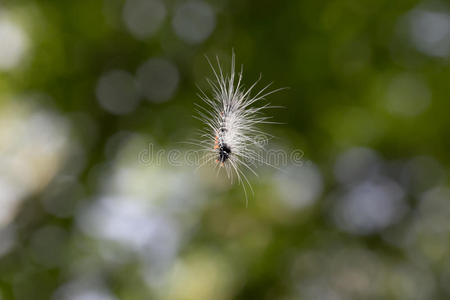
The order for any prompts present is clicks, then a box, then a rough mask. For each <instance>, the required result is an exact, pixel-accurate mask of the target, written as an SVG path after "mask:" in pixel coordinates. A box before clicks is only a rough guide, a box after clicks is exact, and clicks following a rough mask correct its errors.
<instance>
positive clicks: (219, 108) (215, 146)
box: [195, 53, 281, 199]
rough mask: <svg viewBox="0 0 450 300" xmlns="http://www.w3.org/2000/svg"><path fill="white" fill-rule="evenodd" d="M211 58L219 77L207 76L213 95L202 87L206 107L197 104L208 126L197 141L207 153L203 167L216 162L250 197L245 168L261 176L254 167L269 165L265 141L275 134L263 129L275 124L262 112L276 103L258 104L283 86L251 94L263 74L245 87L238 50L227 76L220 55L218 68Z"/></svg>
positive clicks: (200, 94) (201, 93)
mask: <svg viewBox="0 0 450 300" xmlns="http://www.w3.org/2000/svg"><path fill="white" fill-rule="evenodd" d="M207 60H208V63H209V65H210V67H211V69H212V71H213V74H214V78H215V80H211V79H209V78H207V79H206V80H207V82H208V83H209V85H210V87H211V93H210V95H208V94H207V93H205V92H204V91H203V90H202V89H200V88H199V90H200V93H199V94H198V96H199V97H200V98H201V99H202V100H203V102H204V103H205V104H206V106H202V105H199V104H196V106H197V109H196V112H197V113H198V116H195V118H197V119H199V120H200V121H201V122H202V123H203V124H204V125H205V128H204V129H203V130H200V140H199V141H197V144H199V145H201V147H202V151H203V152H204V153H205V156H204V161H203V162H202V163H201V165H200V166H199V167H201V166H203V165H205V164H207V163H211V162H213V163H214V164H215V166H216V168H217V172H219V171H220V170H221V169H225V172H226V175H227V177H228V178H229V179H231V181H232V182H233V179H234V178H237V181H238V183H239V184H241V185H242V186H243V189H244V193H245V198H246V199H247V187H248V188H249V189H250V191H251V192H252V193H253V189H252V186H251V184H250V181H249V180H248V178H247V176H246V175H245V171H244V169H247V170H248V171H250V172H251V173H253V174H254V175H256V176H257V173H256V172H255V170H254V167H255V166H256V164H257V163H263V164H268V163H267V162H266V161H265V160H264V158H263V155H262V153H263V151H264V144H265V141H267V139H268V138H270V137H272V136H271V135H269V134H267V133H265V132H263V131H261V130H260V129H259V126H258V125H260V124H263V123H274V122H270V121H268V120H269V119H270V118H271V117H267V116H264V115H263V114H262V112H263V110H265V109H267V108H273V107H274V106H270V103H266V104H263V105H259V106H258V104H259V102H261V100H263V99H264V98H265V97H266V96H268V95H270V94H272V93H275V92H277V91H279V90H281V89H276V90H272V91H268V92H266V90H267V89H268V88H269V87H270V85H271V84H268V85H266V86H265V87H264V88H262V89H261V90H260V91H259V92H257V93H255V94H254V95H251V93H252V91H253V89H254V88H255V86H256V85H257V84H258V82H259V81H260V79H261V76H260V77H259V79H258V80H256V82H254V83H253V84H252V85H251V86H250V87H249V88H247V89H245V87H244V86H243V84H242V74H243V66H241V70H240V71H239V73H238V74H236V73H235V55H234V53H233V54H232V60H231V70H230V73H229V74H228V75H224V72H223V70H222V67H221V64H220V61H219V59H218V57H216V61H217V70H216V69H215V68H214V66H213V64H212V63H211V61H210V60H209V59H208V58H207Z"/></svg>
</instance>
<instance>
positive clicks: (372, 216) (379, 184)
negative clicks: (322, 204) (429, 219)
mask: <svg viewBox="0 0 450 300" xmlns="http://www.w3.org/2000/svg"><path fill="white" fill-rule="evenodd" d="M403 194H404V193H403V190H402V188H401V187H400V186H398V185H397V184H396V183H394V182H392V181H390V180H388V179H379V180H377V181H375V180H371V181H367V182H364V183H361V184H359V185H357V186H355V187H353V188H352V189H350V191H349V192H347V193H345V194H344V195H342V196H341V197H338V199H335V203H333V205H334V211H333V217H334V220H335V222H336V224H337V226H338V227H340V228H341V229H342V230H345V231H348V232H350V233H354V234H362V235H364V234H371V233H374V232H378V231H380V230H383V229H384V228H386V227H388V226H389V225H391V224H394V223H396V222H397V221H399V219H400V218H401V217H402V215H403V214H404V212H405V210H406V204H405V202H404V200H403Z"/></svg>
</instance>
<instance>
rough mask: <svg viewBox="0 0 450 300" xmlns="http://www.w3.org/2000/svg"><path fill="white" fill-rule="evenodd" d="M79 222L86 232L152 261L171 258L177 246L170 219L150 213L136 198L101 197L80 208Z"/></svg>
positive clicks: (176, 238) (176, 232)
mask: <svg viewBox="0 0 450 300" xmlns="http://www.w3.org/2000/svg"><path fill="white" fill-rule="evenodd" d="M78 224H79V226H80V227H81V228H82V229H83V231H84V232H85V233H86V234H88V235H91V236H94V237H97V238H102V239H106V240H112V241H115V242H117V243H119V244H121V245H123V246H125V247H127V248H131V249H132V250H135V251H137V252H138V253H141V254H144V255H145V256H146V257H149V258H150V259H154V261H161V260H163V259H164V260H167V259H169V260H170V259H171V258H172V256H173V255H174V253H175V251H176V249H177V245H178V231H177V227H176V226H175V224H173V222H172V221H171V219H169V218H167V217H164V216H161V215H156V214H154V213H151V212H150V211H149V208H148V207H146V206H145V205H144V204H143V202H142V201H139V200H136V199H130V198H125V197H103V198H100V199H99V200H98V201H97V202H96V203H94V204H93V205H92V206H91V207H89V208H87V209H86V210H85V211H82V213H81V214H80V215H79V222H78Z"/></svg>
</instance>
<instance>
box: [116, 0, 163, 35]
mask: <svg viewBox="0 0 450 300" xmlns="http://www.w3.org/2000/svg"><path fill="white" fill-rule="evenodd" d="M165 16H166V8H165V6H164V3H163V2H161V1H159V0H127V2H126V3H125V7H124V8H123V19H124V22H125V24H126V26H127V28H128V30H129V31H130V33H131V34H132V35H133V36H135V37H136V38H138V39H145V38H148V37H151V36H152V35H154V34H155V32H156V31H157V30H158V29H159V27H160V26H161V24H162V22H163V21H164V18H165Z"/></svg>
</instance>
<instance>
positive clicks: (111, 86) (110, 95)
mask: <svg viewBox="0 0 450 300" xmlns="http://www.w3.org/2000/svg"><path fill="white" fill-rule="evenodd" d="M96 95H97V100H98V102H99V103H100V105H101V106H102V107H103V108H104V109H105V110H106V111H109V112H110V113H113V114H117V115H124V114H128V113H131V112H132V111H134V110H135V109H136V107H137V106H138V104H139V94H138V92H137V88H136V83H135V81H134V78H133V76H132V75H131V74H129V73H127V72H125V71H121V70H115V71H110V72H108V73H106V74H103V75H102V77H101V78H100V80H99V81H98V83H97V89H96Z"/></svg>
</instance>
